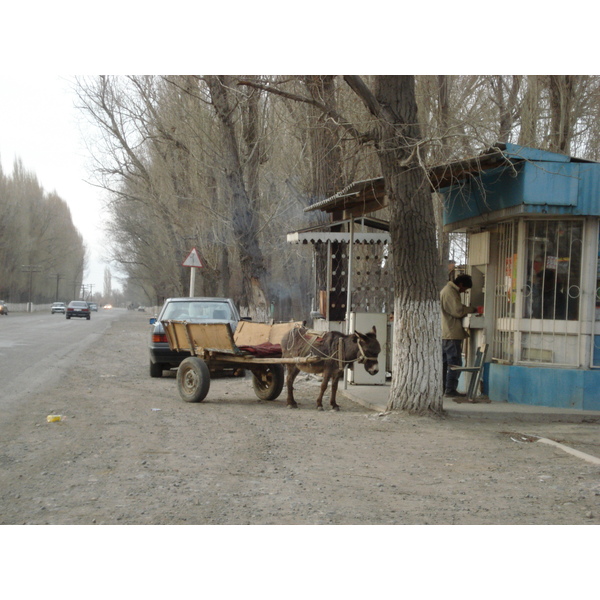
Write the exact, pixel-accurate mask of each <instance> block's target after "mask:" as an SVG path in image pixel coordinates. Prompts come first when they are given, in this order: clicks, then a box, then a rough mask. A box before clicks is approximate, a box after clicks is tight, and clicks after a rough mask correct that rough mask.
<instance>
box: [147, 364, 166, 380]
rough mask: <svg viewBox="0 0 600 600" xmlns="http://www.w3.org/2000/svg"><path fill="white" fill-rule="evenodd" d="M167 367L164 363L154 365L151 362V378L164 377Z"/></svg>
mask: <svg viewBox="0 0 600 600" xmlns="http://www.w3.org/2000/svg"><path fill="white" fill-rule="evenodd" d="M164 370H165V365H163V364H162V363H153V362H152V361H150V377H162V376H163V371H164Z"/></svg>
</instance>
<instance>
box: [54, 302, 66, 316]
mask: <svg viewBox="0 0 600 600" xmlns="http://www.w3.org/2000/svg"><path fill="white" fill-rule="evenodd" d="M66 312H67V305H66V304H65V303H64V302H55V303H54V304H53V305H52V306H51V307H50V314H54V313H62V314H63V315H64V314H65V313H66Z"/></svg>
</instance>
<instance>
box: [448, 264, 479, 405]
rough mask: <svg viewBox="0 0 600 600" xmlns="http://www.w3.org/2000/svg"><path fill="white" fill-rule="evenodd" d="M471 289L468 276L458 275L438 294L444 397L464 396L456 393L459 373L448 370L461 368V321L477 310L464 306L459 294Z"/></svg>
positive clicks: (463, 331) (463, 332) (462, 335)
mask: <svg viewBox="0 0 600 600" xmlns="http://www.w3.org/2000/svg"><path fill="white" fill-rule="evenodd" d="M472 287H473V280H472V279H471V276H470V275H459V276H458V277H457V278H456V279H455V280H454V281H449V282H448V283H447V284H446V285H445V286H444V289H443V290H442V291H441V292H440V303H441V308H442V356H443V362H444V369H443V376H444V396H446V397H448V398H456V397H458V396H465V395H466V394H461V393H460V392H458V391H457V388H458V378H459V376H460V371H454V370H453V369H451V368H450V366H452V365H456V366H458V367H461V366H462V357H461V355H462V341H463V340H464V339H465V338H466V337H467V333H466V331H465V330H464V328H463V326H462V322H461V321H462V319H463V317H466V316H467V315H468V314H469V313H474V312H477V309H475V308H472V307H470V306H465V305H464V304H463V303H462V302H461V299H460V294H462V293H463V292H466V291H467V290H470V289H471V288H472Z"/></svg>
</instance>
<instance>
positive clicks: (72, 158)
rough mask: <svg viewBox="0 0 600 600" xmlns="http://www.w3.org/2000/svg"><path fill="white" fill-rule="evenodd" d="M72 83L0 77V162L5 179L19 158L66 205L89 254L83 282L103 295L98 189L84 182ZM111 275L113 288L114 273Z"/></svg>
mask: <svg viewBox="0 0 600 600" xmlns="http://www.w3.org/2000/svg"><path fill="white" fill-rule="evenodd" d="M73 79H74V78H73V77H72V76H68V75H66V76H60V75H48V74H44V73H35V72H28V73H22V74H8V75H3V76H1V77H0V159H1V160H2V168H3V170H4V172H5V174H9V175H10V174H11V173H12V170H13V164H14V161H15V159H17V158H19V159H20V160H21V161H22V163H23V166H24V168H25V169H26V170H27V171H30V172H33V173H34V174H35V175H36V176H37V179H38V182H39V184H40V185H41V186H42V187H43V188H44V190H45V191H46V192H47V193H51V192H54V191H55V192H56V193H57V194H58V195H59V196H60V197H61V198H62V199H63V200H64V201H65V202H66V203H67V204H68V205H69V208H70V210H71V216H72V217H73V222H74V224H75V227H76V228H77V229H78V230H79V232H80V233H81V235H82V236H83V239H84V241H85V244H86V246H87V247H88V252H89V263H88V270H87V274H86V276H85V277H84V281H83V283H86V284H93V286H94V287H93V291H94V292H102V291H103V286H104V269H105V268H106V267H107V266H108V264H107V262H106V260H107V253H106V243H105V242H106V240H105V237H104V234H103V225H104V216H105V215H104V212H103V209H102V202H101V200H102V190H100V189H99V188H97V187H94V186H92V185H91V184H89V183H87V181H91V180H92V179H91V178H90V171H89V164H90V157H89V154H88V152H87V150H86V148H85V143H84V140H83V138H82V133H81V131H80V125H82V115H81V114H80V112H79V111H78V110H77V109H76V108H75V106H74V101H75V96H74V93H73V91H72V83H73ZM111 271H112V272H113V287H117V286H118V283H117V281H116V279H115V276H116V275H117V272H116V270H115V269H114V268H111Z"/></svg>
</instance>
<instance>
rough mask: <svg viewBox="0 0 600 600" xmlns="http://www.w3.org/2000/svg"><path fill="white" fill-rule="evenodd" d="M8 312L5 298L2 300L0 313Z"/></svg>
mask: <svg viewBox="0 0 600 600" xmlns="http://www.w3.org/2000/svg"><path fill="white" fill-rule="evenodd" d="M7 314H8V306H6V302H4V300H0V315H7Z"/></svg>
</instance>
